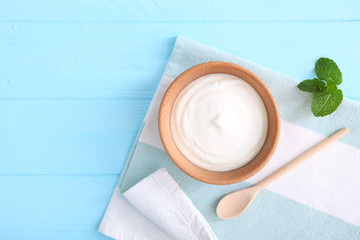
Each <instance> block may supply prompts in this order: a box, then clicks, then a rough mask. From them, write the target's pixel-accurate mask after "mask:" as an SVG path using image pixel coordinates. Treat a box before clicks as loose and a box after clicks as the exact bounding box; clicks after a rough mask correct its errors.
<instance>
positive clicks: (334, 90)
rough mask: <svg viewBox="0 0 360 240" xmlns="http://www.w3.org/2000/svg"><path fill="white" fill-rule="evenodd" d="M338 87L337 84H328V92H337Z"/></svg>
mask: <svg viewBox="0 0 360 240" xmlns="http://www.w3.org/2000/svg"><path fill="white" fill-rule="evenodd" d="M337 89H338V88H337V86H336V85H335V84H334V85H330V86H327V88H326V90H327V92H328V93H330V94H335V93H336V90H337Z"/></svg>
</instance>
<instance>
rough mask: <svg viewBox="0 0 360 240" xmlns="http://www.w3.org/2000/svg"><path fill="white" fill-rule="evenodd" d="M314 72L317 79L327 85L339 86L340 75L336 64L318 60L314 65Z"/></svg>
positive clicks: (327, 59) (325, 59)
mask: <svg viewBox="0 0 360 240" xmlns="http://www.w3.org/2000/svg"><path fill="white" fill-rule="evenodd" d="M315 72H316V75H317V76H318V78H319V79H321V80H325V81H326V82H327V83H330V84H331V83H332V84H336V85H339V84H341V82H342V74H341V71H340V69H339V67H338V66H337V65H336V63H335V62H334V61H333V60H331V59H329V58H319V60H318V61H317V62H316V65H315Z"/></svg>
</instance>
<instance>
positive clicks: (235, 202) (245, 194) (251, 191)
mask: <svg viewBox="0 0 360 240" xmlns="http://www.w3.org/2000/svg"><path fill="white" fill-rule="evenodd" d="M348 133H349V129H348V128H343V129H341V130H339V131H338V132H336V133H335V134H333V135H331V136H330V137H328V138H326V139H324V140H322V141H321V142H319V143H318V144H316V145H314V146H313V147H311V148H310V149H308V150H307V151H306V152H304V153H302V154H301V155H299V156H297V157H296V158H294V159H293V160H292V161H290V162H288V163H287V164H285V165H284V166H282V167H281V168H280V169H278V170H276V171H275V172H274V173H272V174H271V175H269V176H268V177H266V178H265V179H263V180H262V181H260V182H259V183H257V184H255V185H254V186H251V187H249V188H245V189H242V190H239V191H236V192H232V193H229V194H227V195H225V196H224V197H223V198H222V199H221V200H220V202H219V203H218V205H217V208H216V214H217V215H218V217H219V218H221V219H233V218H235V217H238V216H240V215H241V214H242V213H243V212H245V210H246V209H247V208H248V207H249V206H250V204H251V202H252V201H253V200H254V198H255V197H256V195H257V194H258V193H259V192H261V191H262V190H263V189H264V188H266V187H267V186H268V185H270V184H271V183H272V182H274V181H275V180H277V179H278V178H280V177H282V176H283V175H285V174H286V173H288V172H290V171H291V170H292V169H294V168H296V167H297V166H299V165H300V164H301V163H303V162H305V160H307V159H309V158H310V157H312V156H313V155H315V154H317V153H318V152H320V151H321V150H323V149H324V148H325V147H327V146H329V145H330V144H332V143H333V142H335V141H337V140H339V139H340V138H342V137H343V136H345V135H346V134H348Z"/></svg>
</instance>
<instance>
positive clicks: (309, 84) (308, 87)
mask: <svg viewBox="0 0 360 240" xmlns="http://www.w3.org/2000/svg"><path fill="white" fill-rule="evenodd" d="M298 88H299V89H300V90H301V91H304V92H311V93H312V92H314V91H315V89H316V87H315V85H314V81H313V79H307V80H304V81H302V82H301V83H299V85H298Z"/></svg>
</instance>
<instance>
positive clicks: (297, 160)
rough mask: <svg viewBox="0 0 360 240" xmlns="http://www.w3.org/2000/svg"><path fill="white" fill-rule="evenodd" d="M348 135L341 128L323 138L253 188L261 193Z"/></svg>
mask: <svg viewBox="0 0 360 240" xmlns="http://www.w3.org/2000/svg"><path fill="white" fill-rule="evenodd" d="M348 133H349V129H348V128H342V129H341V130H339V131H337V132H336V133H334V134H333V135H331V136H330V137H328V138H325V139H324V140H322V141H321V142H319V143H318V144H316V145H314V146H312V147H311V148H309V149H308V150H307V151H305V152H304V153H302V154H300V155H299V156H297V157H296V158H294V159H293V160H291V161H290V162H288V163H286V164H285V165H284V166H282V167H281V168H279V169H278V170H276V171H275V172H274V173H272V174H271V175H269V176H267V177H266V178H265V179H263V180H262V181H260V182H259V183H257V184H256V185H255V186H254V187H256V188H258V190H260V191H261V190H262V189H264V188H266V187H267V186H268V185H270V184H271V183H272V182H274V181H276V180H277V179H279V178H280V177H282V176H283V175H285V174H286V173H288V172H290V171H291V170H293V169H294V168H296V167H297V166H299V165H300V164H301V163H303V162H305V161H306V160H307V159H309V158H310V157H312V156H314V155H315V154H317V153H318V152H320V151H321V150H323V149H324V148H326V147H327V146H329V145H330V144H332V143H334V142H336V141H337V140H339V139H340V138H342V137H343V136H345V135H346V134H348Z"/></svg>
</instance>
